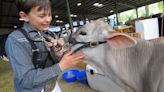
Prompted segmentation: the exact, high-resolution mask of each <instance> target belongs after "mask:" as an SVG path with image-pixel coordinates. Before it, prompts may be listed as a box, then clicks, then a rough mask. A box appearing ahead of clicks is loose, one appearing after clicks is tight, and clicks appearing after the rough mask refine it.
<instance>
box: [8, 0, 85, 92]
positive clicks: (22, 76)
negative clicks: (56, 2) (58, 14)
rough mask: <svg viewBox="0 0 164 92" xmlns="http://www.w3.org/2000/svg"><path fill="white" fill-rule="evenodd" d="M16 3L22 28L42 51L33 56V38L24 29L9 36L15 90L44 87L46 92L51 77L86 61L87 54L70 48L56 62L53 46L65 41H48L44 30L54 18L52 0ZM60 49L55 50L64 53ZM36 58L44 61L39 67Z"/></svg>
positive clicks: (35, 90) (24, 91) (26, 91)
mask: <svg viewBox="0 0 164 92" xmlns="http://www.w3.org/2000/svg"><path fill="white" fill-rule="evenodd" d="M16 4H17V8H18V11H19V16H20V17H21V18H22V19H23V20H24V21H25V23H24V25H23V27H22V30H24V31H25V33H27V35H28V37H29V39H31V40H32V41H33V42H34V43H35V45H36V47H37V49H39V51H38V52H39V53H38V54H37V57H33V54H34V53H33V52H32V46H31V44H30V41H29V40H28V39H27V38H26V37H25V35H23V33H21V31H22V30H21V31H20V30H19V29H18V30H16V31H14V32H12V33H11V34H10V35H9V36H8V39H7V41H6V45H5V50H6V53H7V57H8V59H9V61H10V64H11V67H12V70H13V74H14V88H15V92H41V91H43V90H44V92H45V91H46V90H47V85H48V84H49V81H51V80H52V79H54V78H56V77H57V76H58V74H59V73H61V71H64V70H67V69H71V68H73V67H74V66H75V65H76V64H77V63H79V62H81V61H83V59H84V55H83V54H82V53H77V54H72V53H71V52H68V53H66V54H65V55H64V56H63V57H62V59H61V60H60V62H59V63H56V64H54V63H52V62H53V61H52V59H50V58H52V56H50V54H49V51H50V50H51V47H53V46H56V45H57V44H61V42H59V41H57V40H55V39H53V38H51V39H50V42H46V41H45V39H44V37H43V35H42V34H41V33H42V32H46V31H48V28H49V25H50V22H51V20H52V16H51V5H50V1H49V0H17V3H16ZM38 40H39V41H38ZM58 52H61V51H58ZM58 52H54V53H56V54H60V55H61V53H58ZM33 58H35V59H34V61H37V62H38V61H39V64H40V62H42V63H43V64H42V66H39V67H37V68H36V67H35V65H34V63H33ZM36 58H37V59H36ZM40 65H41V64H40Z"/></svg>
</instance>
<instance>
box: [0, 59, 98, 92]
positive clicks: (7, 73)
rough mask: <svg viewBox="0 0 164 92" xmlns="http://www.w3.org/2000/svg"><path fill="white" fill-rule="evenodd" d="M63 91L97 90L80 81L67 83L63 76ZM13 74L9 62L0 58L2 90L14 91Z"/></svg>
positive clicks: (4, 91) (0, 91) (60, 79)
mask: <svg viewBox="0 0 164 92" xmlns="http://www.w3.org/2000/svg"><path fill="white" fill-rule="evenodd" d="M58 83H59V86H60V87H61V89H62V92H96V91H95V90H93V89H91V88H90V87H89V86H87V85H83V84H81V83H80V82H78V81H77V82H74V83H67V82H65V81H64V80H63V79H62V78H61V76H59V78H58ZM13 86H14V84H13V75H12V72H11V69H10V65H9V63H8V62H4V61H1V60H0V92H14V88H13Z"/></svg>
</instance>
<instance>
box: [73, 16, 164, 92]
mask: <svg viewBox="0 0 164 92" xmlns="http://www.w3.org/2000/svg"><path fill="white" fill-rule="evenodd" d="M72 39H73V42H72V47H71V50H72V51H73V52H74V53H76V52H78V51H82V52H83V53H84V54H85V63H87V64H89V65H91V66H93V67H95V68H97V69H101V70H102V71H103V72H104V75H105V76H107V78H108V79H110V80H112V81H113V82H114V83H115V84H116V85H118V86H119V87H120V88H122V89H123V90H124V91H125V92H163V91H164V38H158V39H153V40H148V41H146V40H136V39H135V38H133V37H130V36H128V35H126V34H124V33H119V32H116V31H114V30H113V29H112V28H111V27H109V25H108V24H107V23H106V22H105V20H104V19H98V20H96V21H94V22H92V23H89V24H86V25H84V26H83V27H81V28H80V29H79V30H78V31H77V32H76V33H75V34H74V35H72Z"/></svg>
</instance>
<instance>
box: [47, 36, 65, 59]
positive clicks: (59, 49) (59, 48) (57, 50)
mask: <svg viewBox="0 0 164 92" xmlns="http://www.w3.org/2000/svg"><path fill="white" fill-rule="evenodd" d="M63 45H64V42H63V41H61V40H57V39H51V40H50V42H48V47H49V48H51V47H53V46H54V47H55V54H56V55H57V56H62V55H63V50H62V49H63Z"/></svg>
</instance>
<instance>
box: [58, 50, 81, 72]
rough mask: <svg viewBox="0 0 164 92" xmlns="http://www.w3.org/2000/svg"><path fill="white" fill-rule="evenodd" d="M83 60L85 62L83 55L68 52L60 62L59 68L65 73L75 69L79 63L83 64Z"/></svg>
mask: <svg viewBox="0 0 164 92" xmlns="http://www.w3.org/2000/svg"><path fill="white" fill-rule="evenodd" d="M83 60H84V54H83V53H81V52H79V53H72V52H68V53H66V54H65V55H64V56H63V58H62V59H61V61H60V62H59V66H60V69H61V70H62V71H65V70H68V69H71V68H74V67H75V66H76V64H77V63H79V62H82V61H83Z"/></svg>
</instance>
